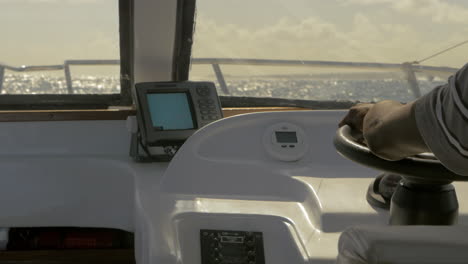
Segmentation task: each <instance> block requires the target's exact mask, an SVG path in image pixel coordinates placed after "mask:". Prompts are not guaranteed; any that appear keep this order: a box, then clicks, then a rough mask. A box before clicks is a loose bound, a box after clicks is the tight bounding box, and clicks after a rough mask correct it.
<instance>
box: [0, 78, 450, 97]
mask: <svg viewBox="0 0 468 264" xmlns="http://www.w3.org/2000/svg"><path fill="white" fill-rule="evenodd" d="M211 81H214V82H215V84H216V85H217V87H218V93H219V95H231V96H248V97H273V98H285V99H304V100H351V101H361V102H371V101H380V100H386V99H391V100H396V101H401V102H407V101H410V100H412V99H414V98H415V97H414V95H413V92H412V91H411V89H410V88H409V86H408V83H407V82H406V81H405V80H401V79H395V78H385V79H380V80H379V79H372V80H368V79H367V80H366V79H337V78H330V79H317V78H308V77H304V76H299V77H297V76H296V77H295V76H290V77H274V78H267V77H246V78H233V79H227V80H226V84H227V87H228V93H225V92H223V91H221V90H220V89H219V84H218V83H217V81H215V80H211ZM418 82H419V87H420V90H421V93H422V94H425V93H427V92H429V91H430V90H431V89H433V88H434V87H437V86H439V85H442V84H444V83H445V81H443V80H440V79H439V80H438V79H432V80H427V79H420V80H418ZM119 91H120V81H119V78H118V77H113V76H111V77H109V76H100V77H97V76H78V77H74V79H73V92H74V93H75V94H113V93H119ZM67 93H68V90H67V85H66V81H65V78H64V77H57V76H48V75H27V74H24V75H22V74H6V75H5V78H4V82H3V87H2V90H1V94H67Z"/></svg>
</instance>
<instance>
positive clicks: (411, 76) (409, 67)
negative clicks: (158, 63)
mask: <svg viewBox="0 0 468 264" xmlns="http://www.w3.org/2000/svg"><path fill="white" fill-rule="evenodd" d="M119 64H120V61H119V60H66V61H64V63H63V64H59V65H35V66H26V65H23V66H20V67H13V66H10V65H6V64H1V63H0V92H1V90H2V87H3V80H4V74H5V70H10V71H15V72H34V71H55V70H63V71H64V74H65V80H66V83H67V90H68V93H69V94H73V92H74V91H73V83H72V78H71V70H70V66H72V65H75V66H98V65H119ZM192 64H208V65H211V66H212V68H213V71H214V73H215V75H216V78H217V80H218V83H219V85H220V88H221V90H222V91H223V92H224V93H225V94H230V91H229V89H228V87H227V85H226V81H225V79H224V75H223V73H222V70H221V67H220V65H253V66H283V67H284V66H288V67H309V68H342V69H360V70H400V71H403V72H404V73H405V74H406V77H407V78H406V79H407V81H408V83H409V85H410V88H411V89H412V91H413V94H414V95H415V97H419V95H420V91H419V86H418V83H417V80H416V77H415V73H416V72H421V71H425V72H428V73H445V74H451V73H454V72H456V71H457V69H456V68H451V67H437V66H423V65H419V64H417V63H415V62H405V63H400V64H398V63H373V62H342V61H318V60H317V61H313V60H268V59H232V58H193V59H192Z"/></svg>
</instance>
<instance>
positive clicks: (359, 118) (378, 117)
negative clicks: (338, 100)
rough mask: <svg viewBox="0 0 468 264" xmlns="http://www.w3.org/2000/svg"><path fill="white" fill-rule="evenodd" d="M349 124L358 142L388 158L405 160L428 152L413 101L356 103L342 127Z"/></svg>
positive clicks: (343, 121)
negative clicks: (414, 111) (417, 123)
mask: <svg viewBox="0 0 468 264" xmlns="http://www.w3.org/2000/svg"><path fill="white" fill-rule="evenodd" d="M344 125H349V126H350V127H351V128H352V130H353V132H354V134H355V135H354V137H355V139H356V140H357V141H358V142H365V144H366V145H367V146H368V147H369V149H370V151H371V152H372V153H374V154H375V155H376V156H378V157H380V158H382V159H385V160H391V161H395V160H401V159H403V158H405V157H409V156H413V155H415V154H419V153H422V152H428V151H429V149H428V148H427V146H426V144H425V143H424V140H423V139H422V137H421V135H420V133H419V130H418V128H417V126H416V120H415V118H414V113H413V103H408V104H401V103H399V102H396V101H390V100H387V101H382V102H379V103H376V104H358V105H356V106H353V107H352V108H351V109H350V110H349V112H348V114H347V115H346V116H345V117H344V118H343V120H342V121H341V122H340V124H339V126H340V127H342V126H344Z"/></svg>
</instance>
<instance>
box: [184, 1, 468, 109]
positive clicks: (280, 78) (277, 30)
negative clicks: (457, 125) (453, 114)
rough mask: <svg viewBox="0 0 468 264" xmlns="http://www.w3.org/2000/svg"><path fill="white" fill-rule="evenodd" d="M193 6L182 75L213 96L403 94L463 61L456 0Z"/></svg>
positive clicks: (411, 94)
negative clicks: (188, 63) (209, 88)
mask: <svg viewBox="0 0 468 264" xmlns="http://www.w3.org/2000/svg"><path fill="white" fill-rule="evenodd" d="M197 5H198V6H197V18H196V28H195V37H194V45H193V53H192V55H193V56H192V57H193V59H192V67H191V72H190V79H191V80H212V81H214V82H215V83H216V85H217V87H218V89H219V94H220V95H229V96H239V97H244V96H245V97H269V98H284V99H306V100H326V101H334V100H351V101H379V100H383V99H393V100H398V101H402V102H407V101H410V100H413V99H414V98H416V97H418V96H420V95H422V94H424V93H427V92H428V91H430V90H431V89H432V88H434V87H436V86H437V85H440V84H443V83H444V82H446V80H447V78H448V76H450V75H451V74H453V72H454V71H456V69H458V68H460V67H461V66H463V65H464V64H465V63H466V62H467V56H466V54H468V45H464V44H466V43H464V41H466V40H467V39H468V37H467V36H468V34H467V33H468V28H467V27H466V25H467V22H468V1H465V0H328V1H323V0H256V1H251V0H236V1H230V0H199V1H198V4H197ZM457 44H460V46H457V47H455V48H454V49H451V50H448V51H445V52H443V53H441V54H440V55H437V56H435V57H430V56H431V55H435V54H437V53H438V52H440V51H443V50H445V49H448V48H450V47H452V46H456V45H457ZM428 57H430V58H428Z"/></svg>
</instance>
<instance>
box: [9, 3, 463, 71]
mask: <svg viewBox="0 0 468 264" xmlns="http://www.w3.org/2000/svg"><path fill="white" fill-rule="evenodd" d="M137 1H138V0H137ZM117 7H118V1H117V0H0V25H2V26H1V27H0V36H2V37H1V41H0V62H2V63H6V64H9V65H13V66H19V65H23V64H26V65H40V64H55V63H62V62H63V60H66V59H116V58H118V56H119V46H118V45H119V42H118V8H117ZM467 25H468V1H466V0H198V1H197V21H196V33H195V42H194V47H193V57H196V58H200V57H223V58H224V57H227V58H263V59H297V60H332V61H361V62H391V63H401V62H406V61H415V60H419V59H422V58H424V57H427V56H429V55H432V54H434V53H435V52H437V51H440V50H442V49H444V48H447V47H450V46H451V45H455V44H457V43H459V42H462V41H464V40H467V39H468V26H467ZM467 56H468V45H465V46H463V47H460V48H458V49H456V50H453V51H450V52H448V53H445V54H443V55H441V56H439V57H436V58H434V59H431V60H428V61H427V62H425V64H427V65H438V66H451V67H461V66H462V65H463V64H465V63H466V62H467V61H468V59H467Z"/></svg>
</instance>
